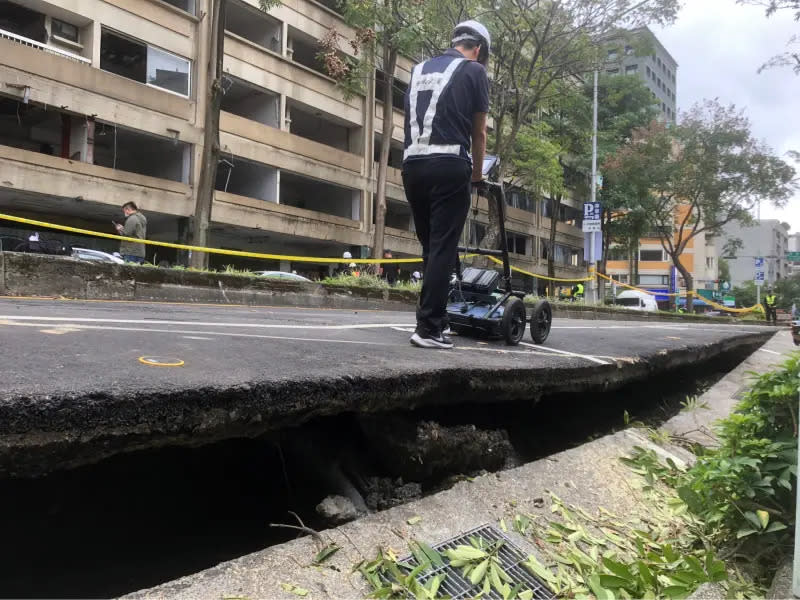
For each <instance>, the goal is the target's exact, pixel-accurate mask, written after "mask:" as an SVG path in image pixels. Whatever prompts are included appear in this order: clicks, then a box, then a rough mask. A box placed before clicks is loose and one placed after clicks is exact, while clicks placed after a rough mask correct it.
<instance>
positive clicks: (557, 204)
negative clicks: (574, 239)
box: [547, 194, 563, 297]
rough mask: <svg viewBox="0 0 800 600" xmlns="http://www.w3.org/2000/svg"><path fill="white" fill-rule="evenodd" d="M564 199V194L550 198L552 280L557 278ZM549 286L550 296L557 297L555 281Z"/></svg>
mask: <svg viewBox="0 0 800 600" xmlns="http://www.w3.org/2000/svg"><path fill="white" fill-rule="evenodd" d="M562 199H563V195H562V194H556V195H555V196H554V197H551V198H550V247H549V249H548V251H547V276H548V277H550V278H551V279H553V278H554V277H555V276H556V265H555V253H556V231H557V230H558V209H559V208H561V200H562ZM547 286H548V288H549V289H550V293H549V294H548V296H550V297H553V296H555V295H556V288H555V281H548V282H547Z"/></svg>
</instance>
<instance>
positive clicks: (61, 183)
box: [0, 145, 194, 216]
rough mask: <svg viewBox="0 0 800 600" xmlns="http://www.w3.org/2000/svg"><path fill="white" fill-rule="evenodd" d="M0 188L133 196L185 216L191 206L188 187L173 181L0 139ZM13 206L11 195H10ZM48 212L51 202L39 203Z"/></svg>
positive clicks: (110, 201)
mask: <svg viewBox="0 0 800 600" xmlns="http://www.w3.org/2000/svg"><path fill="white" fill-rule="evenodd" d="M0 162H2V164H3V177H2V181H0V189H3V190H5V191H7V192H8V191H10V192H11V193H12V196H13V194H14V193H23V192H24V193H28V194H36V195H40V196H42V197H49V198H70V199H74V200H75V201H77V202H88V203H98V204H105V205H113V206H114V207H115V208H117V209H118V207H120V206H122V204H124V203H125V202H128V201H133V202H135V203H136V204H137V206H140V207H141V208H142V209H143V210H145V211H154V212H159V213H164V214H170V215H178V216H188V215H191V214H193V212H194V202H193V200H192V193H191V188H190V187H189V186H188V185H187V184H185V183H180V182H177V181H170V180H168V179H161V178H158V177H150V176H147V175H140V174H138V173H131V172H127V171H121V170H119V169H112V168H108V167H103V166H99V165H93V164H87V163H84V162H80V161H76V160H70V159H67V158H60V157H57V156H50V155H47V154H42V153H40V152H32V151H30V150H23V149H20V148H12V147H10V146H1V145H0ZM12 207H13V200H12ZM46 209H49V210H50V211H51V212H52V211H54V210H58V209H57V208H54V207H46V206H43V207H42V210H43V211H44V210H46Z"/></svg>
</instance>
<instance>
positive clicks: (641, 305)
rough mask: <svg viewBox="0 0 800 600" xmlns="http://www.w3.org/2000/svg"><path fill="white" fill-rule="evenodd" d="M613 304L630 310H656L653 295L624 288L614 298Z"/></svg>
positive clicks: (656, 306) (656, 305) (656, 304)
mask: <svg viewBox="0 0 800 600" xmlns="http://www.w3.org/2000/svg"><path fill="white" fill-rule="evenodd" d="M614 304H615V305H616V306H621V307H623V308H627V309H630V310H643V311H647V312H658V303H657V302H656V298H655V296H652V295H651V294H645V293H644V292H638V291H636V290H625V291H624V292H621V293H620V295H619V296H617V297H616V299H615V300H614Z"/></svg>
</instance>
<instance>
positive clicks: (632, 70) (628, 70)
mask: <svg viewBox="0 0 800 600" xmlns="http://www.w3.org/2000/svg"><path fill="white" fill-rule="evenodd" d="M638 70H639V65H628V66H627V67H625V74H626V75H630V74H631V73H636V71H638Z"/></svg>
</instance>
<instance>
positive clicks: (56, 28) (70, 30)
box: [50, 19, 80, 44]
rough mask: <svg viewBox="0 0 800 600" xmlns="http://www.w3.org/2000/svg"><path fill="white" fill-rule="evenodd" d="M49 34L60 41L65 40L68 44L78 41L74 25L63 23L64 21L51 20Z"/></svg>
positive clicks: (76, 29) (77, 32)
mask: <svg viewBox="0 0 800 600" xmlns="http://www.w3.org/2000/svg"><path fill="white" fill-rule="evenodd" d="M50 33H51V34H52V35H53V36H55V37H59V38H61V39H62V40H67V41H68V42H73V43H75V44H77V43H78V42H79V41H80V40H79V30H78V28H77V27H75V25H72V24H70V23H65V22H64V21H59V20H58V19H52V21H51V25H50Z"/></svg>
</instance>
